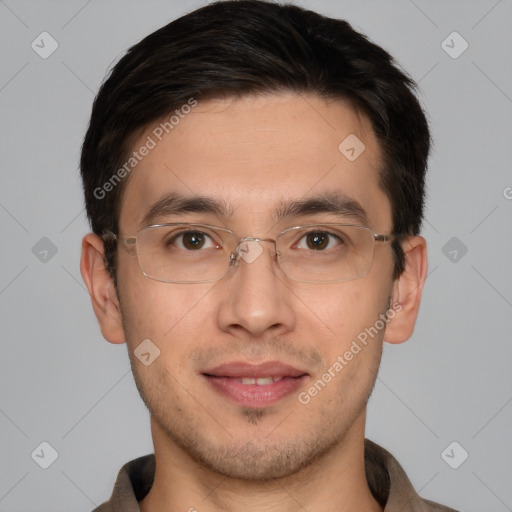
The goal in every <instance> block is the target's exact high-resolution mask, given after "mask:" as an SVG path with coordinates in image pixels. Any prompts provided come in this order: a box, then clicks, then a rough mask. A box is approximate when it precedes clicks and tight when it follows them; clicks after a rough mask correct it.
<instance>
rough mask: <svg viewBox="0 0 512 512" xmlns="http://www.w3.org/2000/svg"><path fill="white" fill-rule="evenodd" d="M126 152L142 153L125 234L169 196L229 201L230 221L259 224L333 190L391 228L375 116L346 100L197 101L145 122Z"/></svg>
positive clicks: (124, 208) (128, 191) (129, 191)
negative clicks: (382, 185) (285, 205)
mask: <svg viewBox="0 0 512 512" xmlns="http://www.w3.org/2000/svg"><path fill="white" fill-rule="evenodd" d="M166 123H167V124H166ZM167 132H168V133H167ZM144 146H146V147H150V148H151V149H149V150H148V151H140V149H141V148H142V147H144ZM132 151H135V152H138V153H139V154H138V156H137V158H138V160H137V164H136V166H134V168H133V170H132V171H131V172H130V175H129V178H128V182H127V183H126V187H125V190H124V193H123V198H122V205H121V215H120V229H121V231H124V232H126V230H128V231H130V232H131V231H133V230H134V229H137V228H141V227H143V226H142V225H141V223H142V220H143V218H144V216H145V214H146V213H147V211H148V210H149V209H150V208H151V207H152V206H153V205H154V204H155V203H157V202H158V201H160V200H161V199H162V198H164V197H165V196H166V195H168V194H180V195H184V196H196V195H197V196H202V197H211V198H213V199H215V200H217V201H220V202H222V203H224V204H226V205H228V206H229V213H230V214H231V216H232V219H231V220H232V221H233V223H235V224H236V223H237V222H239V221H240V222H242V220H243V222H247V221H251V222H254V223H255V224H257V227H258V228H262V229H264V226H265V224H268V222H269V220H270V219H272V218H273V215H274V214H275V212H276V209H277V208H279V206H280V205H282V203H283V202H290V201H294V200H304V199H306V198H307V197H308V196H310V197H317V196H320V195H322V194H326V193H331V192H339V193H341V194H343V195H345V196H347V197H349V198H351V199H353V200H355V201H357V202H359V203H360V204H361V205H363V206H364V208H365V210H366V212H367V216H368V218H369V220H370V221H371V222H372V223H374V226H372V227H374V228H377V227H379V225H380V226H382V227H383V228H384V227H390V224H389V223H390V220H391V212H390V205H389V201H388V199H387V197H386V196H385V194H384V193H383V191H382V190H381V189H380V187H379V174H378V173H379V169H380V168H381V165H382V161H381V151H380V147H379V144H378V142H377V140H376V138H375V135H374V133H373V130H372V126H371V122H370V121H369V119H368V118H367V117H366V116H364V115H363V114H361V113H359V112H358V111H356V110H355V109H354V108H352V107H351V106H350V104H349V103H348V102H345V101H342V100H326V99H323V98H320V97H318V96H316V95H298V94H292V93H290V94H273V95H267V96H247V97H243V98H240V99H229V100H209V101H203V102H199V103H197V104H196V106H194V107H192V108H186V109H183V110H181V111H180V110H179V109H178V112H176V115H174V117H173V119H171V115H169V116H165V117H164V118H163V119H162V120H159V121H158V122H155V123H152V124H151V125H150V126H148V127H146V129H145V130H144V131H143V133H142V134H141V135H140V137H139V138H138V139H137V140H136V141H135V143H134V144H133V147H132ZM142 152H144V153H145V156H141V153H142ZM388 220H389V223H388V222H387V221H388ZM232 227H235V225H232ZM255 227H256V226H255Z"/></svg>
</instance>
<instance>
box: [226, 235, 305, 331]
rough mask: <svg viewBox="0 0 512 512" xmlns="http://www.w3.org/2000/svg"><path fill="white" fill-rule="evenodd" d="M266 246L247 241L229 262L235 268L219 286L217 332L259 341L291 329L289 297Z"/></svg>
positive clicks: (268, 246) (293, 321) (293, 315)
mask: <svg viewBox="0 0 512 512" xmlns="http://www.w3.org/2000/svg"><path fill="white" fill-rule="evenodd" d="M269 242H272V241H271V240H261V239H257V240H256V239H250V238H247V239H242V240H241V242H240V244H239V245H238V248H237V250H236V253H235V261H233V263H234V265H235V267H236V268H233V269H232V270H231V272H230V273H229V274H228V276H227V277H226V278H225V279H224V280H223V282H222V290H221V293H222V294H223V296H222V299H221V300H220V302H219V309H218V324H219V328H220V329H221V330H223V331H231V332H232V333H238V331H245V332H247V333H249V334H250V335H251V336H252V337H260V336H262V335H264V334H272V335H277V334H283V333H284V332H287V331H289V330H292V329H293V328H294V325H295V320H296V318H295V312H294V309H293V307H292V298H293V294H292V293H291V290H290V289H289V285H288V283H287V282H286V278H285V277H284V275H283V274H282V272H281V270H280V269H279V266H278V264H277V262H276V258H275V252H274V249H275V246H274V245H273V243H269ZM269 249H270V250H269ZM219 288H220V287H219Z"/></svg>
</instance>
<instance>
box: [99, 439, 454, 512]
mask: <svg viewBox="0 0 512 512" xmlns="http://www.w3.org/2000/svg"><path fill="white" fill-rule="evenodd" d="M364 460H365V472H366V478H367V480H368V485H369V487H370V490H371V492H372V494H373V496H374V497H375V499H376V500H377V501H378V502H379V503H380V504H381V506H382V507H384V512H457V511H455V510H454V509H451V508H448V507H444V506H442V505H439V504H436V503H433V502H431V501H428V500H423V499H422V498H420V497H419V496H418V493H417V492H416V491H415V490H414V487H413V486H412V484H411V482H410V481H409V479H408V478H407V475H406V474H405V471H404V470H403V469H402V467H401V466H400V464H399V463H398V461H397V460H396V459H395V458H394V457H393V456H392V455H391V454H390V453H389V452H388V451H387V450H385V449H384V448H382V447H381V446H379V445H378V444H376V443H374V442H373V441H370V440H369V439H365V442H364ZM154 475H155V456H154V454H150V455H145V456H143V457H139V458H138V459H134V460H132V461H130V462H128V463H126V464H125V465H124V466H123V467H122V468H121V470H120V471H119V474H118V476H117V480H116V483H115V485H114V490H113V492H112V496H111V498H110V500H109V501H108V502H106V503H104V504H103V505H101V506H100V507H98V508H96V509H95V510H94V511H93V512H121V511H122V512H140V508H139V504H138V502H139V501H140V500H142V499H143V498H144V496H146V494H147V493H148V492H149V490H150V489H151V486H152V485H153V479H154Z"/></svg>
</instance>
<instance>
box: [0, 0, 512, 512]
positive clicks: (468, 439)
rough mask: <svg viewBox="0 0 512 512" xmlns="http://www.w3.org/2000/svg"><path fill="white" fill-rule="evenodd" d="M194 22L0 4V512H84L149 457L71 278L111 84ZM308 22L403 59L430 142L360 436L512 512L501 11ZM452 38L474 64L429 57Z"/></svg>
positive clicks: (510, 254)
mask: <svg viewBox="0 0 512 512" xmlns="http://www.w3.org/2000/svg"><path fill="white" fill-rule="evenodd" d="M204 3H205V2H200V1H188V2H178V1H176V0H175V1H166V2H164V1H144V2H143V1H124V2H121V1H113V0H109V1H99V0H92V1H88V2H87V1H85V0H81V1H66V2H64V1H60V2H58V1H48V0H45V1H35V0H32V1H23V0H19V1H14V0H5V1H0V40H1V45H0V48H1V50H0V51H1V69H0V109H1V114H0V115H1V133H0V141H1V143H0V147H1V153H0V165H1V171H0V173H1V180H2V186H1V188H0V225H1V234H2V244H1V247H2V249H1V263H2V264H1V265H0V311H1V325H2V339H1V349H2V356H1V358H0V431H1V433H2V435H1V440H0V453H1V462H0V511H12V512H15V511H53V512H58V511H67V512H69V511H89V510H91V509H92V508H94V506H96V505H97V504H99V503H101V502H103V501H104V500H106V499H107V498H108V496H110V493H111V491H112V487H113V484H114V480H115V477H116V475H117V471H118V470H119V468H120V467H121V465H122V464H123V463H124V462H126V461H128V460H129V459H132V458H134V457H137V456H139V455H143V454H146V453H149V452H151V451H152V443H151V438H150V432H149V418H148V413H147V411H146V409H145V407H144V406H143V404H142V401H141V400H140V398H139V396H138V393H137V390H136V388H135V385H134V382H133V379H132V376H131V372H130V369H129V362H128V356H127V353H126V347H125V346H124V345H111V344H109V343H107V342H106V341H104V340H103V338H102V337H101V334H100V331H99V329H98V326H97V323H96V320H95V318H94V316H93V313H92V310H91V306H90V303H89V297H88V295H87V293H86V291H85V288H84V285H83V283H82V280H81V277H80V274H79V268H78V264H79V255H80V240H81V237H82V236H83V235H84V234H85V233H86V232H87V231H88V225H87V222H86V219H85V215H84V211H83V204H82V195H81V185H80V181H79V175H78V170H77V167H78V158H79V150H80V145H81V141H82V138H83V135H84V132H85V129H86V126H87V121H88V117H89V114H90V109H91V104H92V100H93V97H94V94H95V93H96V91H97V90H98V87H99V85H100V83H101V81H102V79H103V77H104V75H105V71H106V69H107V68H108V67H109V66H110V65H111V64H112V63H113V62H114V61H115V60H116V59H118V58H119V56H120V55H121V54H122V53H123V51H124V50H125V49H126V48H127V47H128V46H129V45H131V44H133V43H135V42H136V41H138V40H139V39H140V38H141V37H143V36H144V35H146V34H148V33H149V32H151V31H153V30H155V29H157V28H159V27H160V26H162V25H164V24H166V23H167V22H168V21H170V20H172V19H174V18H176V17H178V16H179V15H181V14H183V13H184V12H187V11H190V10H192V9H193V8H195V7H198V6H200V5H203V4H204ZM302 5H304V6H307V7H310V8H313V9H316V10H318V11H320V12H323V13H325V14H328V15H332V16H336V17H341V18H346V19H347V20H348V21H350V22H351V23H352V24H353V25H354V26H355V27H356V28H359V29H360V30H362V31H363V32H364V33H366V34H368V35H369V37H370V38H371V39H372V40H374V41H375V42H377V43H378V44H381V45H382V46H384V47H385V48H386V49H388V50H389V51H390V52H391V53H392V54H393V55H394V56H395V57H396V58H397V60H398V61H399V62H400V63H401V64H402V65H403V67H404V68H405V69H406V70H407V71H408V72H409V73H410V74H411V75H412V77H413V78H414V79H415V80H417V81H419V83H420V86H421V89H422V101H423V103H424V105H425V107H426V109H427V111H428V112H429V114H430V117H431V123H432V124H431V126H432V131H433V136H434V139H435V148H434V151H433V154H432V159H431V162H430V175H429V197H428V210H427V218H426V222H425V225H424V231H423V234H424V236H425V237H426V238H427V240H428V242H429V257H430V274H429V278H428V280H427V284H426V287H425V291H424V299H423V305H422V309H421V312H420V317H419V320H418V324H417V328H416V331H415V334H414V336H413V338H412V339H411V340H410V341H409V342H407V343H405V344H403V345H398V346H391V345H386V347H385V352H384V359H383V364H382V368H381V373H380V377H379V379H378V382H377V385H376V389H375V391H374V394H373V396H372V398H371V401H370V406H369V418H368V429H367V436H368V437H369V438H371V439H373V440H375V441H376V442H379V443H381V444H382V445H383V446H385V447H386V448H388V449H389V450H390V451H391V452H392V453H393V454H394V455H395V456H396V457H397V458H398V460H399V461H400V462H401V463H402V465H403V466H404V467H405V469H406V471H407V472H408V474H409V477H410V479H411V480H412V482H413V484H414V486H415V487H416V489H417V490H418V491H419V493H420V494H421V495H422V496H424V497H427V498H429V499H433V500H436V501H440V502H442V503H444V504H447V505H450V506H452V507H454V508H457V509H460V510H462V511H468V512H471V511H474V512H476V511H484V510H485V511H486V512H492V511H495V512H504V511H506V510H512V485H511V481H512V464H511V459H512V442H511V437H510V433H511V424H512V403H511V402H512V385H511V384H512V372H511V371H510V367H511V361H512V357H511V356H512V344H511V343H510V334H509V329H510V319H511V317H512V315H511V313H512V291H511V289H512V272H511V271H510V265H511V261H512V237H511V236H510V233H511V220H512V199H511V198H512V188H511V187H512V173H511V171H510V164H511V161H512V158H511V157H512V154H511V153H512V150H511V147H512V144H511V141H512V127H511V126H512V125H511V122H510V121H511V119H512V81H511V78H512V70H511V55H512V33H511V31H510V27H511V26H512V2H511V1H510V0H502V1H496V0H479V1H476V0H475V1H465V2H462V1H449V2H448V1H441V0H439V1H430V2H427V1H421V0H414V1H412V0H393V1H386V2H383V1H380V2H378V1H369V0H365V1H357V2H356V1H355V0H351V1H334V0H331V1H329V0H318V1H303V2H302ZM43 31H47V32H49V33H50V34H51V35H52V37H53V38H54V39H55V40H56V41H57V42H58V45H59V46H58V49H57V50H56V51H55V53H53V54H52V55H51V56H50V57H49V58H47V59H43V58H41V57H40V56H39V55H38V54H37V53H36V52H35V51H34V50H33V49H32V48H31V43H32V41H34V40H36V42H37V41H40V39H38V36H39V34H40V33H41V32H43ZM453 31H457V32H458V33H460V34H461V36H462V37H463V38H464V39H465V40H466V41H467V42H468V44H469V47H468V49H467V50H466V51H465V52H464V53H462V55H460V56H459V57H458V58H452V57H451V56H450V55H448V53H447V52H446V51H445V49H443V46H442V41H443V40H445V39H446V38H447V36H448V35H449V34H451V33H452V32H453ZM452 39H453V37H452V38H451V39H450V38H449V39H448V40H447V43H445V45H446V44H448V45H449V46H452V47H453V48H452V49H451V51H452V53H453V52H454V51H455V52H456V51H458V50H460V49H461V48H462V46H461V40H457V39H454V40H453V42H452ZM45 47H46V48H47V49H48V47H49V46H48V44H45ZM43 237H47V238H48V239H49V240H51V242H52V244H53V245H54V246H55V248H56V249H57V252H56V253H55V254H52V250H51V246H50V245H49V243H48V241H47V240H43V241H40V240H41V238H43ZM453 237H456V239H455V240H451V239H452V238H453ZM450 240H451V241H450ZM38 243H39V245H36V244H38ZM446 244H448V245H446ZM34 246H35V248H34ZM464 247H465V248H467V253H466V254H464ZM45 250H46V251H48V252H47V253H44V251H45ZM453 251H456V253H455V252H453ZM43 441H46V442H48V443H49V444H50V445H51V446H53V447H54V449H55V450H56V451H57V453H58V458H57V459H56V461H55V462H54V463H53V464H52V465H51V466H50V467H49V468H48V469H42V468H41V467H40V466H39V465H38V464H37V463H36V462H35V460H37V461H38V462H41V460H42V459H43V458H44V457H46V458H47V460H48V457H50V455H49V451H48V450H46V452H45V455H44V457H40V458H39V459H38V458H37V457H36V456H34V459H35V460H34V459H33V458H32V457H31V453H32V452H33V451H34V450H35V449H36V448H37V447H38V446H39V445H40V443H41V442H43ZM453 441H456V442H457V443H458V445H457V446H456V447H455V449H454V450H453V451H451V449H449V450H448V451H447V452H444V450H445V448H446V447H447V446H448V445H449V444H450V443H452V442H453ZM462 450H466V451H467V452H468V454H469V457H468V459H467V460H466V461H464V463H462V464H461V465H460V466H459V467H458V469H452V468H451V467H450V466H449V465H448V464H447V462H445V460H449V461H450V462H451V464H452V465H457V464H458V463H460V462H461V460H462V458H463V457H462V455H463V453H464V452H463V451H462ZM443 452H444V453H445V455H444V459H443V457H442V453H443ZM36 453H41V452H40V449H39V452H38V451H37V450H36ZM446 453H448V455H449V457H448V458H447V455H446Z"/></svg>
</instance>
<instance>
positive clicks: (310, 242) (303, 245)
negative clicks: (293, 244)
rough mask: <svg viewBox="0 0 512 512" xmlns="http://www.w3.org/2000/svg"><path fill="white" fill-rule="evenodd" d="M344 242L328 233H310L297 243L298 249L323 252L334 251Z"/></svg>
mask: <svg viewBox="0 0 512 512" xmlns="http://www.w3.org/2000/svg"><path fill="white" fill-rule="evenodd" d="M339 243H343V240H342V239H341V238H340V237H339V236H336V235H334V234H333V233H328V232H327V231H310V232H309V233H306V234H305V235H304V236H303V237H302V238H301V239H300V240H299V242H298V243H297V248H298V249H311V250H314V251H323V250H326V249H332V248H334V247H335V246H336V245H338V244H339Z"/></svg>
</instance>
